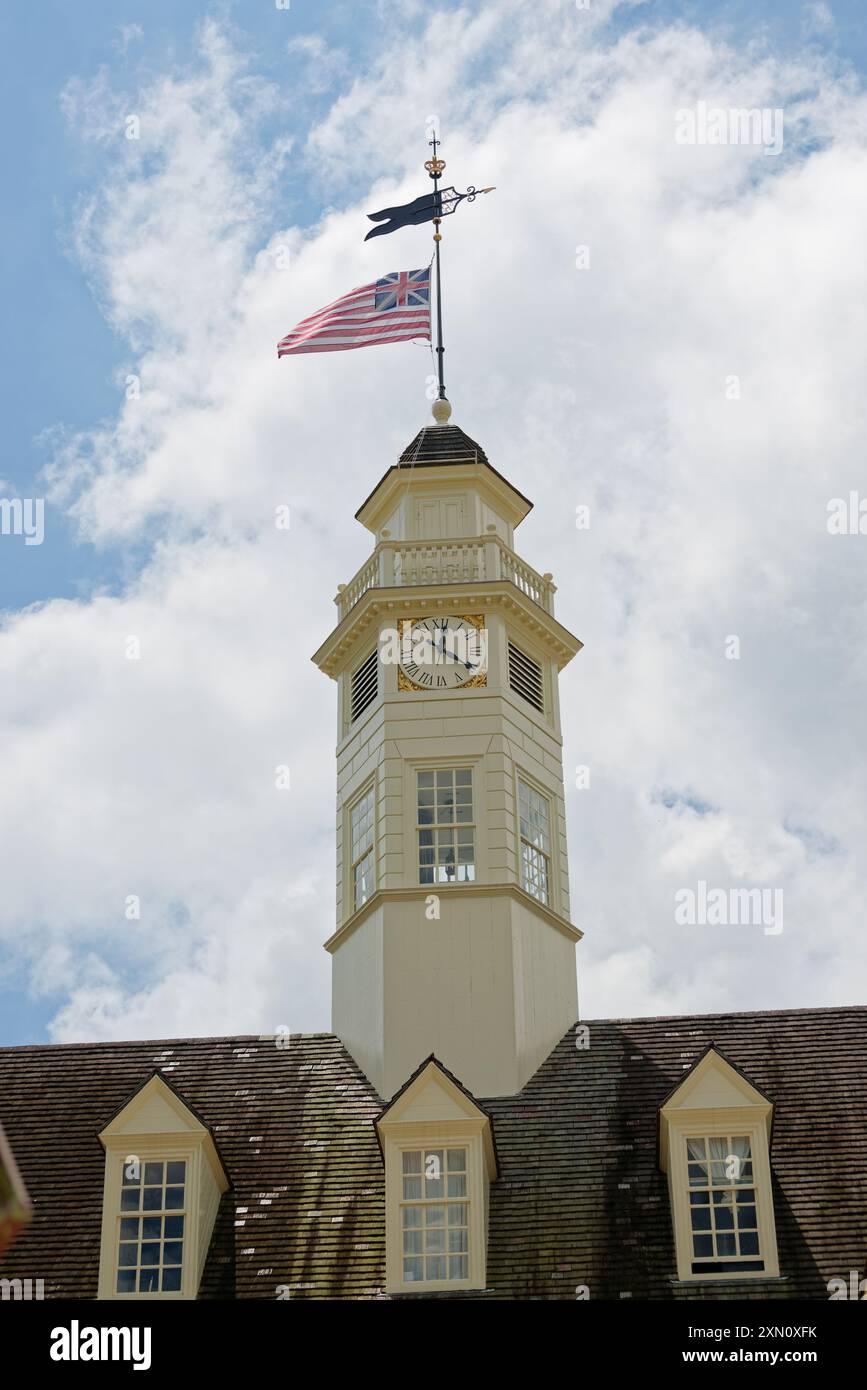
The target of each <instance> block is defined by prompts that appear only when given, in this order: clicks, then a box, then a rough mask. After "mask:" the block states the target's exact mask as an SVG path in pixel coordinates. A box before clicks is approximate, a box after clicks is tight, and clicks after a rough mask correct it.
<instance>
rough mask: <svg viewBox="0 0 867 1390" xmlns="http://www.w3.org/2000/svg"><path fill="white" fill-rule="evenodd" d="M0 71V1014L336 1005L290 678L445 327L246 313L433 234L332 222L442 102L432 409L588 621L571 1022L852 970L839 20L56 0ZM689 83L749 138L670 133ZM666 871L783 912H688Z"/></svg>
mask: <svg viewBox="0 0 867 1390" xmlns="http://www.w3.org/2000/svg"><path fill="white" fill-rule="evenodd" d="M0 52H2V54H3V57H2V59H0V61H2V65H3V81H2V83H0V111H2V159H3V175H4V179H3V182H4V189H5V191H6V195H7V196H6V197H5V198H4V200H3V206H2V210H0V218H2V222H0V228H2V238H3V247H4V256H3V258H2V265H0V274H2V277H3V284H2V290H3V302H4V304H5V306H6V318H7V331H6V333H5V334H4V335H3V336H2V340H0V353H2V366H0V389H2V393H3V396H2V403H3V421H4V447H3V452H2V456H0V497H5V498H19V499H34V500H35V499H40V500H41V501H42V502H43V503H44V538H43V539H42V542H41V544H32V545H28V544H26V543H25V537H24V536H23V535H21V534H14V533H10V534H0V733H2V740H3V748H4V754H5V756H4V759H3V775H2V778H0V875H2V886H3V891H2V894H0V1042H3V1043H31V1042H46V1041H53V1042H65V1041H73V1040H99V1039H110V1038H140V1037H175V1036H184V1035H193V1034H213V1033H221V1034H222V1033H229V1032H244V1033H262V1032H266V1031H273V1030H274V1029H275V1028H276V1027H281V1028H282V1027H288V1028H289V1029H290V1030H291V1031H293V1032H296V1031H315V1030H323V1029H327V1028H328V1026H329V994H330V988H329V957H328V956H327V954H326V953H325V952H324V950H323V949H322V943H323V941H324V940H325V939H326V938H327V937H328V936H329V935H330V934H331V932H332V931H333V928H334V834H335V809H334V794H335V791H334V762H333V757H334V742H335V728H336V700H335V689H334V687H333V686H332V685H331V684H330V683H329V682H328V681H327V679H326V678H325V677H324V676H323V675H321V674H320V673H319V672H318V671H317V670H316V668H315V667H314V666H313V665H312V664H311V662H310V659H309V658H310V656H311V654H312V653H313V652H314V651H315V650H316V648H317V647H318V646H319V644H320V643H321V641H322V640H323V639H324V637H325V636H326V635H327V633H328V632H329V631H330V630H331V628H332V626H333V625H334V621H335V608H334V604H333V598H334V594H335V592H336V589H337V584H338V583H341V582H346V581H347V580H348V579H349V578H350V577H351V576H352V575H353V574H354V573H355V571H356V570H357V569H358V567H359V566H360V565H361V564H362V563H363V561H364V560H365V558H366V556H367V554H368V553H369V549H370V537H369V536H368V534H367V533H366V532H365V531H364V530H363V529H362V528H361V527H360V526H359V525H358V524H357V523H356V522H355V521H354V520H353V513H354V511H355V509H356V508H357V506H358V505H359V504H360V503H361V501H362V500H363V499H364V498H365V497H366V496H367V494H368V493H369V491H370V489H371V488H372V486H373V485H374V483H375V482H376V481H377V480H378V478H379V477H380V476H381V474H382V473H383V472H384V471H385V469H386V468H387V467H388V466H390V465H391V464H392V463H393V462H395V461H396V458H397V456H398V454H399V453H400V452H401V450H402V449H403V448H404V447H405V446H406V444H407V443H408V442H409V441H410V440H411V439H412V437H413V436H414V434H415V433H416V431H417V430H418V429H419V428H420V426H421V425H423V424H425V423H426V422H427V420H428V419H429V413H428V412H429V403H428V400H427V390H428V380H429V376H430V373H431V370H432V368H431V355H430V352H429V349H428V347H427V346H426V345H422V344H414V345H399V346H398V345H395V346H388V347H381V348H375V349H371V350H369V351H365V352H354V353H345V354H333V355H329V356H328V357H324V358H323V357H321V356H317V355H314V356H310V357H304V358H298V359H291V360H284V361H282V362H278V361H277V359H276V353H275V345H276V342H277V340H278V338H279V337H281V336H282V334H283V333H285V332H286V331H287V330H288V328H290V327H291V326H292V325H293V324H294V323H295V322H296V321H297V320H298V319H300V318H301V317H303V316H305V315H306V314H308V313H310V312H312V311H313V310H314V309H316V308H317V307H319V306H321V305H323V304H326V303H328V302H329V301H330V300H332V299H334V298H336V297H337V296H338V295H339V294H341V293H344V292H345V291H346V290H348V289H350V288H352V287H353V286H354V285H358V284H362V283H365V282H366V281H368V280H370V279H373V278H376V277H377V276H379V275H381V274H385V273H387V272H388V271H391V270H396V269H409V268H412V267H414V266H416V265H424V264H426V263H427V260H428V258H429V255H430V229H429V228H425V227H421V228H414V229H407V230H404V231H401V232H399V233H397V234H396V235H394V236H392V237H389V238H388V240H387V241H385V240H383V239H381V238H377V239H374V241H372V242H368V243H365V242H364V241H363V236H364V233H365V230H366V226H367V224H366V219H365V214H366V213H367V212H369V211H371V210H373V209H376V208H378V207H381V206H384V205H386V204H388V203H394V202H399V201H402V200H408V199H409V198H411V197H414V196H417V195H418V193H419V192H423V191H424V189H425V183H426V179H425V176H424V173H423V171H422V168H421V165H422V163H423V161H424V159H425V158H427V157H428V154H429V151H428V149H427V145H426V140H427V127H428V122H429V119H430V118H431V117H432V116H434V117H436V118H437V120H438V123H439V129H440V135H441V139H442V142H443V152H444V155H445V157H446V159H447V161H448V180H449V181H453V182H455V183H456V184H457V185H458V186H459V187H466V185H467V184H470V183H475V184H477V185H483V184H494V185H496V193H495V194H492V195H491V196H490V197H489V198H487V199H484V200H479V202H477V203H476V204H474V205H473V206H472V207H464V208H462V209H460V210H459V212H458V214H457V215H456V216H455V217H454V219H452V220H450V222H449V224H448V228H447V231H448V237H447V244H446V243H444V256H445V257H446V258H447V259H446V261H445V274H446V281H445V295H444V307H445V315H446V349H447V353H446V365H447V377H446V379H447V383H448V387H449V397H450V399H451V400H452V403H453V405H454V412H455V413H454V417H453V420H454V423H456V424H459V425H460V426H462V427H463V428H464V429H465V430H466V431H467V432H468V433H469V434H470V435H471V436H472V437H473V438H474V439H476V440H478V441H479V443H480V444H481V445H482V447H483V448H484V449H485V451H486V453H487V455H488V457H489V459H490V460H491V462H492V463H493V464H494V466H495V467H496V468H497V469H498V470H499V471H500V472H501V473H503V474H505V476H506V477H508V478H509V479H510V480H511V481H512V482H513V483H514V484H515V486H517V487H518V488H519V489H520V490H521V491H522V492H524V493H525V494H526V495H528V496H529V497H531V498H532V499H534V501H535V503H536V506H535V509H534V511H533V512H532V513H531V515H530V517H529V518H528V520H527V521H526V522H525V523H524V524H523V525H522V527H521V529H520V531H519V532H518V535H517V542H516V543H517V548H518V550H519V552H520V553H521V554H522V556H523V557H524V558H526V559H527V560H528V561H529V562H530V563H531V564H533V565H535V567H536V568H537V569H538V570H540V571H548V570H550V571H552V572H553V573H554V577H555V582H556V584H557V586H558V592H557V613H558V617H559V618H560V620H561V621H562V622H563V623H564V624H565V625H566V626H567V627H569V628H570V629H571V630H572V631H574V632H575V633H576V634H577V635H578V636H579V637H580V638H581V639H582V641H583V642H584V644H585V646H584V649H583V651H582V652H581V653H580V655H579V656H578V657H577V658H576V660H575V661H574V662H573V663H572V664H571V665H570V666H569V667H568V668H567V670H566V671H565V672H564V673H563V676H562V679H561V705H562V719H563V736H564V767H565V778H566V788H567V812H568V818H569V853H570V877H571V887H572V912H573V919H574V921H575V922H576V924H577V925H578V926H580V928H581V929H582V931H583V932H584V939H583V940H582V942H581V944H580V946H579V948H578V971H579V997H580V1001H581V1012H582V1016H584V1017H589V1018H596V1017H626V1016H635V1015H647V1014H670V1013H690V1014H691V1013H701V1012H713V1011H718V1010H721V1011H722V1010H724V1011H731V1010H741V1009H775V1008H792V1007H812V1006H818V1005H834V1004H839V1005H843V1004H853V1003H859V1002H863V1001H864V999H865V995H867V945H865V932H864V929H863V925H862V922H861V904H862V903H863V901H864V897H865V892H867V864H865V856H864V852H863V847H864V844H865V838H867V836H865V831H867V778H865V767H864V746H865V738H864V735H865V719H864V709H865V698H864V694H865V692H864V686H865V677H867V644H865V640H864V633H865V584H864V574H865V555H867V535H864V534H860V533H859V530H858V507H859V503H860V498H861V497H862V496H867V469H865V451H864V424H865V420H864V415H865V406H864V392H863V382H864V377H865V367H867V361H865V358H867V332H865V329H867V322H865V320H867V294H865V289H867V284H865V281H867V265H865V261H867V258H865V255H864V245H865V227H867V177H865V174H867V99H865V84H864V74H865V68H867V15H865V12H864V9H863V5H862V4H861V3H860V0H851V3H850V2H849V0H847V2H846V3H844V2H843V0H836V3H832V0H828V3H821V2H817V0H813V3H803V4H801V3H797V0H785V2H783V0H779V2H777V0H751V3H749V4H747V3H740V0H730V2H728V3H727V2H726V0H713V3H710V0H694V2H693V3H678V2H677V0H666V2H665V3H663V2H660V3H653V2H652V0H647V2H646V3H641V0H627V2H626V3H616V0H590V3H589V4H587V5H586V6H584V5H582V4H574V3H567V0H536V3H534V4H533V5H532V6H529V5H527V4H526V3H524V2H523V0H496V3H477V0H467V2H466V3H463V4H450V3H421V0H353V3H352V4H349V3H342V0H316V3H314V0H290V3H289V4H287V5H286V7H285V8H282V7H280V6H278V4H274V3H271V4H268V3H266V0H257V2H256V3H253V0H244V3H237V4H230V3H226V4H222V5H205V4H199V3H196V0H190V3H187V4H185V5H184V6H177V5H173V4H169V3H167V0H166V2H165V3H164V0H150V3H149V4H148V5H147V6H136V5H134V4H131V3H114V2H113V0H102V3H95V4H92V5H89V6H87V7H86V8H85V9H84V11H82V10H81V9H80V8H79V9H72V8H70V7H69V6H68V5H65V4H62V3H59V0H46V3H43V4H41V5H40V6H38V7H33V6H27V5H24V4H20V3H19V4H16V5H13V6H5V7H4V8H3V10H2V13H0ZM702 103H704V107H703V109H704V110H705V111H707V110H708V109H710V110H716V109H722V110H724V111H727V110H728V109H730V108H742V107H746V108H758V109H761V110H763V111H765V112H766V113H767V118H768V120H769V121H771V122H772V121H773V120H775V119H776V117H775V113H780V119H781V120H782V125H781V127H779V129H780V130H781V131H782V139H781V141H780V146H779V148H778V149H777V151H776V152H771V144H770V140H767V141H765V144H764V145H763V144H762V143H752V144H743V143H737V142H736V141H734V140H731V139H730V140H728V142H726V143H719V142H716V141H713V142H711V141H710V140H708V141H704V142H702V141H700V140H698V139H695V140H692V141H686V140H681V139H678V138H676V132H677V130H678V121H679V120H680V121H681V123H682V119H683V118H682V116H681V117H679V116H678V113H683V112H687V113H695V112H697V111H698V110H699V108H700V104H702ZM696 128H697V127H696ZM770 129H771V126H770V125H769V127H768V130H769V131H770ZM131 136H132V137H133V138H130V137H131ZM852 495H854V497H855V501H854V515H855V517H856V522H855V526H854V528H853V527H851V526H850V527H849V534H838V533H837V532H838V531H839V530H840V527H839V526H838V527H837V528H836V529H835V528H834V526H833V525H831V523H830V522H829V506H831V507H832V508H833V502H834V499H838V498H839V499H845V500H846V502H847V507H848V505H849V499H850V497H851V496H852ZM282 506H289V507H290V509H291V518H292V521H291V528H290V529H289V530H288V531H286V530H279V529H277V527H275V524H274V518H275V510H276V509H277V508H278V507H282ZM584 508H586V509H587V511H586V513H585V512H583V511H579V509H584ZM865 511H867V506H865ZM585 515H586V516H587V517H588V518H589V525H587V526H586V527H585V526H579V525H577V524H576V522H577V521H578V519H579V516H581V517H583V516H585ZM864 529H865V532H867V519H865V526H864ZM284 765H288V766H289V767H290V768H291V787H290V788H289V789H284V788H282V787H279V788H278V786H277V785H276V784H275V783H276V780H277V779H275V769H276V768H277V767H280V766H284ZM585 768H586V769H587V770H588V771H587V773H584V772H582V771H580V770H581V769H585ZM588 781H589V785H584V784H585V783H587V782H588ZM701 882H704V883H706V884H707V885H709V886H710V887H711V888H719V889H721V890H722V891H723V892H729V891H730V890H732V889H737V888H741V887H745V888H753V887H759V888H763V889H765V890H766V891H767V892H769V893H771V894H780V895H781V896H780V898H779V901H780V903H781V904H782V909H781V912H782V916H781V917H780V924H781V926H782V929H781V930H779V931H777V930H774V931H767V930H765V929H764V928H763V927H762V926H761V925H750V926H725V925H722V924H719V923H715V924H709V923H705V924H701V923H696V924H689V923H684V922H682V921H678V920H677V917H676V912H675V903H676V901H677V895H678V894H682V893H684V892H685V891H687V890H695V891H696V892H697V891H698V885H699V883H701ZM774 900H775V901H777V899H774Z"/></svg>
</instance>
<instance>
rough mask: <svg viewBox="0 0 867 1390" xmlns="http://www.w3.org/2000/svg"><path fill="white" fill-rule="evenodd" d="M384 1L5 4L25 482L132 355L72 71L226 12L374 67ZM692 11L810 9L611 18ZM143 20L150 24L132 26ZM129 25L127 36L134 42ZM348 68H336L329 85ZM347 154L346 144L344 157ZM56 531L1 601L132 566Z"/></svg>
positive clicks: (259, 30) (785, 14)
mask: <svg viewBox="0 0 867 1390" xmlns="http://www.w3.org/2000/svg"><path fill="white" fill-rule="evenodd" d="M564 7H565V0H564ZM437 8H439V9H448V8H453V9H454V8H458V6H457V5H452V6H449V5H445V4H440V5H438V7H437ZM467 8H473V6H468V7H467ZM387 9H388V7H387V5H385V6H383V5H381V4H376V3H371V0H356V2H355V3H352V4H350V3H336V0H292V4H291V8H290V10H289V11H288V12H287V11H285V10H278V9H277V8H276V6H275V5H272V4H268V3H267V0H262V3H255V4H253V3H249V2H248V3H244V4H235V5H232V4H225V5H220V6H213V5H207V4H200V3H193V2H192V0H187V2H186V3H185V4H184V5H183V6H178V5H176V4H173V3H171V0H149V3H148V5H147V7H146V9H144V10H141V11H140V10H139V9H138V8H137V7H136V6H134V5H125V4H122V3H121V4H113V3H110V0H109V2H108V3H106V0H100V3H97V4H95V5H89V6H87V7H86V9H84V10H82V9H80V8H78V7H70V6H69V5H68V4H66V3H64V0H44V3H41V4H40V5H38V6H30V5H24V4H18V5H15V6H6V7H4V8H3V11H2V13H0V43H2V47H0V52H2V60H0V61H2V75H3V81H2V86H0V120H2V129H3V131H4V133H5V136H4V139H3V144H2V150H3V155H2V159H3V185H4V188H5V189H6V192H7V196H6V197H5V198H4V200H3V208H2V211H0V230H2V237H3V245H4V251H5V254H4V257H3V261H2V266H0V277H2V279H0V285H2V295H3V303H4V304H5V305H6V315H7V321H8V322H10V323H12V324H14V326H15V331H14V333H12V334H8V333H7V334H6V335H4V338H3V342H2V345H0V380H2V402H3V419H4V426H5V428H4V433H5V447H4V456H3V461H2V464H0V477H3V478H4V479H5V480H6V481H8V482H10V483H11V484H12V485H13V486H14V488H15V489H16V490H17V495H20V496H30V495H35V493H36V490H37V487H38V484H37V479H38V475H39V471H40V469H41V468H42V466H43V465H44V463H45V461H46V456H47V454H48V453H49V452H50V442H49V440H47V439H46V432H47V431H53V430H56V429H57V428H58V427H64V428H66V429H70V430H74V429H75V428H76V427H81V426H86V425H88V424H91V423H93V421H94V420H96V419H98V418H100V417H101V416H103V415H105V414H107V413H110V412H111V411H112V410H113V409H115V408H116V405H117V399H118V385H117V383H116V381H115V379H114V378H115V374H116V372H117V371H118V369H119V366H120V363H121V362H122V361H123V359H124V357H125V353H124V348H123V345H122V344H119V343H118V341H117V338H116V336H115V335H114V334H113V333H112V331H111V328H110V327H109V326H108V324H107V323H106V322H105V319H104V317H103V315H102V314H101V313H100V308H99V304H98V302H97V301H96V300H95V298H94V295H93V293H92V292H91V289H90V287H89V285H88V282H87V279H86V277H85V276H84V275H83V274H82V271H81V267H80V266H79V265H78V264H77V263H76V260H75V258H74V256H73V255H71V254H70V253H69V250H68V238H69V228H70V223H71V220H72V217H73V215H74V209H75V206H76V201H77V199H79V198H80V197H81V196H82V194H83V193H86V192H87V190H88V189H89V188H91V187H92V186H93V184H94V183H96V182H98V181H99V179H100V177H101V176H102V175H103V174H104V171H105V163H106V157H107V155H106V152H105V151H104V150H94V149H93V148H90V147H83V146H82V142H81V141H80V139H78V138H77V135H76V131H75V130H74V129H70V127H69V124H68V122H67V121H66V120H65V118H64V116H63V114H62V111H61V105H60V93H61V92H62V90H63V88H64V87H65V86H66V84H67V83H68V82H69V81H70V79H72V78H75V77H79V76H87V77H92V76H93V75H95V74H96V73H97V72H98V71H99V69H101V68H103V67H106V68H108V69H109V70H110V71H112V72H116V73H125V74H128V75H129V79H130V86H134V85H135V81H136V78H137V77H138V76H139V75H141V74H148V73H152V72H155V71H159V69H160V66H161V65H162V64H165V63H166V62H168V61H171V60H175V61H177V60H178V59H180V60H181V61H183V59H184V55H185V54H188V53H189V51H190V48H191V45H192V42H193V36H194V34H195V32H196V30H197V28H198V26H199V25H200V23H201V22H202V20H203V19H205V18H207V17H209V16H212V15H214V14H218V15H224V16H226V17H227V19H229V20H230V21H231V23H232V25H233V26H235V27H236V28H237V31H238V33H239V36H241V37H242V39H243V42H244V44H245V46H248V47H249V49H250V51H251V52H252V53H253V54H255V64H256V68H257V70H258V71H259V72H261V73H264V74H267V75H269V76H271V77H272V78H273V79H274V80H275V81H277V82H280V83H283V84H286V85H287V86H288V85H290V84H291V83H292V82H293V80H294V79H295V78H297V67H298V60H297V59H295V58H292V57H290V56H288V55H287V54H286V53H285V43H286V41H287V39H288V37H289V31H290V26H291V32H292V35H293V36H297V35H303V34H308V33H310V34H315V35H317V36H319V37H324V38H325V39H326V40H327V41H328V42H329V43H332V44H335V45H337V46H338V47H340V48H342V49H344V50H346V52H347V54H348V58H349V71H350V72H355V71H358V72H363V71H364V68H365V65H366V63H367V60H368V56H369V55H370V53H371V52H372V51H375V50H376V48H377V45H378V43H379V35H380V34H381V32H382V27H383V26H387V25H388V17H387ZM829 9H830V10H831V11H832V13H833V17H834V23H835V29H834V30H833V31H831V32H827V33H823V32H822V29H821V27H818V26H816V25H813V26H811V27H810V37H809V42H811V43H813V44H816V45H819V46H821V47H826V48H827V49H828V51H829V52H834V53H838V54H843V55H845V56H846V58H847V60H848V61H849V62H850V63H851V64H852V66H853V68H854V69H855V70H857V71H859V72H862V73H863V72H864V70H865V65H867V11H865V8H864V6H863V4H861V3H860V0H834V3H833V4H831V5H829ZM681 20H682V21H685V22H687V23H689V24H690V25H695V26H697V27H699V28H713V29H714V30H719V31H722V32H724V33H727V34H729V35H730V36H731V39H732V41H733V42H735V43H737V42H750V41H753V40H760V41H762V42H764V43H766V44H767V45H768V46H769V47H771V48H774V49H776V50H778V51H792V50H795V49H797V48H799V47H800V46H801V45H802V44H803V43H804V41H805V32H806V31H805V16H804V7H802V6H800V5H798V4H796V3H793V0H724V3H718V0H713V3H710V0H653V3H650V4H648V5H643V6H640V7H639V8H637V9H635V10H631V9H630V8H629V7H623V9H622V10H621V11H620V12H619V14H618V15H617V16H615V18H614V20H613V21H612V25H611V29H612V32H617V31H619V30H622V29H624V28H626V27H628V26H630V25H636V24H642V25H644V24H647V23H650V24H651V25H660V26H661V25H667V24H670V23H676V22H677V21H681ZM133 28H136V29H140V30H141V32H140V33H136V34H135V35H133V34H132V33H131V31H132V29H133ZM124 30H126V31H127V32H128V34H129V35H130V36H129V37H128V38H127V39H126V40H125V39H124ZM417 31H420V25H418V26H417ZM345 80H346V75H345V73H341V74H340V75H339V76H338V77H337V78H336V79H335V80H334V81H333V83H332V84H331V89H330V90H331V92H332V93H333V91H334V90H335V88H336V87H339V85H340V83H341V82H345ZM328 98H329V92H328V91H327V90H326V91H325V92H323V93H322V95H321V98H320V101H319V102H318V103H315V102H314V103H310V105H309V106H308V108H307V110H306V111H305V112H303V113H301V112H298V111H296V112H295V113H293V115H294V119H293V124H292V127H291V128H292V130H293V132H295V133H297V134H300V135H303V133H304V131H305V130H306V128H308V127H309V124H310V122H311V120H312V119H315V118H316V115H317V114H318V112H317V107H318V108H319V110H321V108H322V106H323V105H324V104H325V103H326V102H327V100H328ZM263 133H264V134H267V130H266V131H265V132H263ZM358 153H361V154H363V153H364V152H358ZM352 158H353V154H352V152H347V159H348V160H351V159H352ZM374 160H375V155H374ZM305 184H306V179H305V171H304V170H303V169H302V170H300V171H299V172H298V174H297V176H296V177H293V179H292V188H293V195H294V196H293V213H294V215H295V216H297V215H298V213H299V212H300V213H301V214H302V216H304V215H305V214H306V216H307V218H308V219H309V221H310V222H311V223H312V222H315V221H316V219H317V217H318V216H319V214H320V213H321V211H322V209H323V206H324V205H325V203H324V199H323V196H322V194H323V190H322V189H321V188H320V189H316V188H314V189H312V190H311V189H309V188H308V187H305ZM299 193H300V194H301V205H300V207H299V201H298V194H299ZM52 531H53V533H54V537H55V539H54V543H53V544H52V545H51V546H45V547H29V548H28V549H27V550H26V551H25V550H23V548H21V547H18V548H16V549H15V550H14V551H13V550H12V549H11V548H8V547H7V548H6V549H3V548H0V595H2V605H3V607H5V608H12V607H19V606H22V605H24V604H27V603H31V602H34V601H35V600H38V599H43V598H47V597H50V596H53V595H67V596H73V595H76V594H80V593H82V592H87V591H88V589H89V587H90V586H91V585H94V584H100V585H101V584H109V585H111V584H115V583H117V582H119V581H120V579H121V578H122V576H123V575H124V573H126V572H127V570H128V565H127V563H125V562H124V560H123V558H122V557H120V556H118V555H115V554H113V553H112V552H111V550H110V549H109V550H108V551H107V552H105V553H100V554H96V553H95V552H94V550H93V548H92V547H89V546H82V545H80V544H76V541H75V538H74V536H73V535H72V534H70V529H69V528H68V527H67V526H66V525H65V524H64V519H63V516H62V514H61V513H58V514H57V515H55V516H54V517H53V518H52Z"/></svg>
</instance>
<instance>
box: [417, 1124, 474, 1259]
mask: <svg viewBox="0 0 867 1390" xmlns="http://www.w3.org/2000/svg"><path fill="white" fill-rule="evenodd" d="M401 1170H402V1185H403V1196H402V1201H401V1230H402V1233H403V1236H402V1244H403V1279H404V1283H406V1284H411V1283H415V1282H421V1281H425V1282H427V1283H438V1282H440V1281H442V1282H448V1281H449V1280H451V1281H454V1280H456V1279H466V1278H467V1274H468V1270H469V1255H468V1250H469V1244H468V1238H469V1232H468V1225H469V1219H468V1214H469V1207H468V1204H467V1201H466V1198H467V1150H466V1148H448V1149H437V1148H430V1149H405V1150H404V1151H403V1153H402V1155H401Z"/></svg>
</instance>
